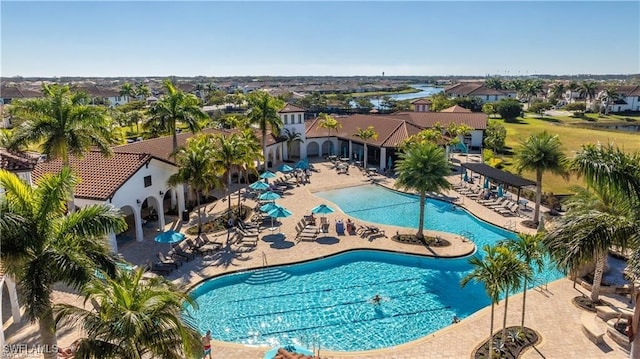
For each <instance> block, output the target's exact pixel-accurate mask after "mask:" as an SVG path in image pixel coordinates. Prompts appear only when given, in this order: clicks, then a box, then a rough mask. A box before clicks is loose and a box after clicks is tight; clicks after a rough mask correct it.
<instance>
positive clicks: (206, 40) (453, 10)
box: [0, 1, 640, 78]
mask: <svg viewBox="0 0 640 359" xmlns="http://www.w3.org/2000/svg"><path fill="white" fill-rule="evenodd" d="M0 9H1V20H2V25H1V29H2V35H1V40H2V45H1V48H2V55H1V61H2V73H1V74H0V76H2V78H12V77H23V78H32V77H40V78H59V77H85V78H86V77H102V78H117V77H171V76H175V77H199V76H202V77H358V76H360V77H382V73H383V72H384V77H387V78H389V77H400V76H420V77H429V76H432V77H447V76H455V77H479V78H484V77H487V76H500V77H531V76H545V75H548V76H580V75H582V76H589V75H593V76H605V75H621V76H622V75H633V74H638V73H640V34H639V32H638V31H637V29H638V26H639V24H640V3H639V2H632V1H618V2H604V1H602V2H593V1H565V2H524V1H515V2H497V1H469V2H463V1H453V2H435V1H408V2H382V1H348V2H336V1H325V2H308V1H301V2H270V1H258V2H218V1H204V2H147V1H143V2H128V1H122V2H120V1H118V2H102V1H83V2H31V1H2V2H1V3H0ZM611 9H615V11H611ZM265 15H266V16H265ZM60 18H65V19H73V21H62V22H60V21H59V19H60ZM594 22H598V24H597V25H598V26H597V30H594V29H595V28H596V27H595V26H593V24H594ZM25 24H29V26H25Z"/></svg>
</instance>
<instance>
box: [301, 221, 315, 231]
mask: <svg viewBox="0 0 640 359" xmlns="http://www.w3.org/2000/svg"><path fill="white" fill-rule="evenodd" d="M299 224H300V225H301V226H302V228H304V229H309V230H311V229H313V230H315V231H316V232H318V231H320V228H319V227H318V226H316V225H315V224H309V223H307V221H306V220H304V219H303V220H301V221H300V223H299Z"/></svg>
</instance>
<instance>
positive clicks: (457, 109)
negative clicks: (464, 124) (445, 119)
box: [440, 105, 471, 113]
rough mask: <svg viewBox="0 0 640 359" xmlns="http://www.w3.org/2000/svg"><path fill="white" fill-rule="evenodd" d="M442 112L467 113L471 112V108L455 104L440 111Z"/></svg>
mask: <svg viewBox="0 0 640 359" xmlns="http://www.w3.org/2000/svg"><path fill="white" fill-rule="evenodd" d="M440 112H463V113H467V112H471V110H469V109H466V108H464V107H462V106H458V105H453V106H451V107H447V108H445V109H444V110H442V111H440Z"/></svg>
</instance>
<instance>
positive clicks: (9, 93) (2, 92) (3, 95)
mask: <svg viewBox="0 0 640 359" xmlns="http://www.w3.org/2000/svg"><path fill="white" fill-rule="evenodd" d="M37 97H42V93H41V92H40V91H34V90H28V89H24V88H20V87H18V86H5V85H2V87H1V88H0V105H8V104H10V103H11V101H13V100H23V99H28V98H37Z"/></svg>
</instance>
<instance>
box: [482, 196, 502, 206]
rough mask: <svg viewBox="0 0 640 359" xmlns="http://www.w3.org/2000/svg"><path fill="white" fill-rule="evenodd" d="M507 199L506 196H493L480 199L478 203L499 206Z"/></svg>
mask: <svg viewBox="0 0 640 359" xmlns="http://www.w3.org/2000/svg"><path fill="white" fill-rule="evenodd" d="M506 200H507V199H506V198H504V197H500V198H497V199H496V198H493V199H481V200H479V201H478V203H480V204H482V205H484V206H497V205H500V204H502V203H503V202H504V201H506Z"/></svg>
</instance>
